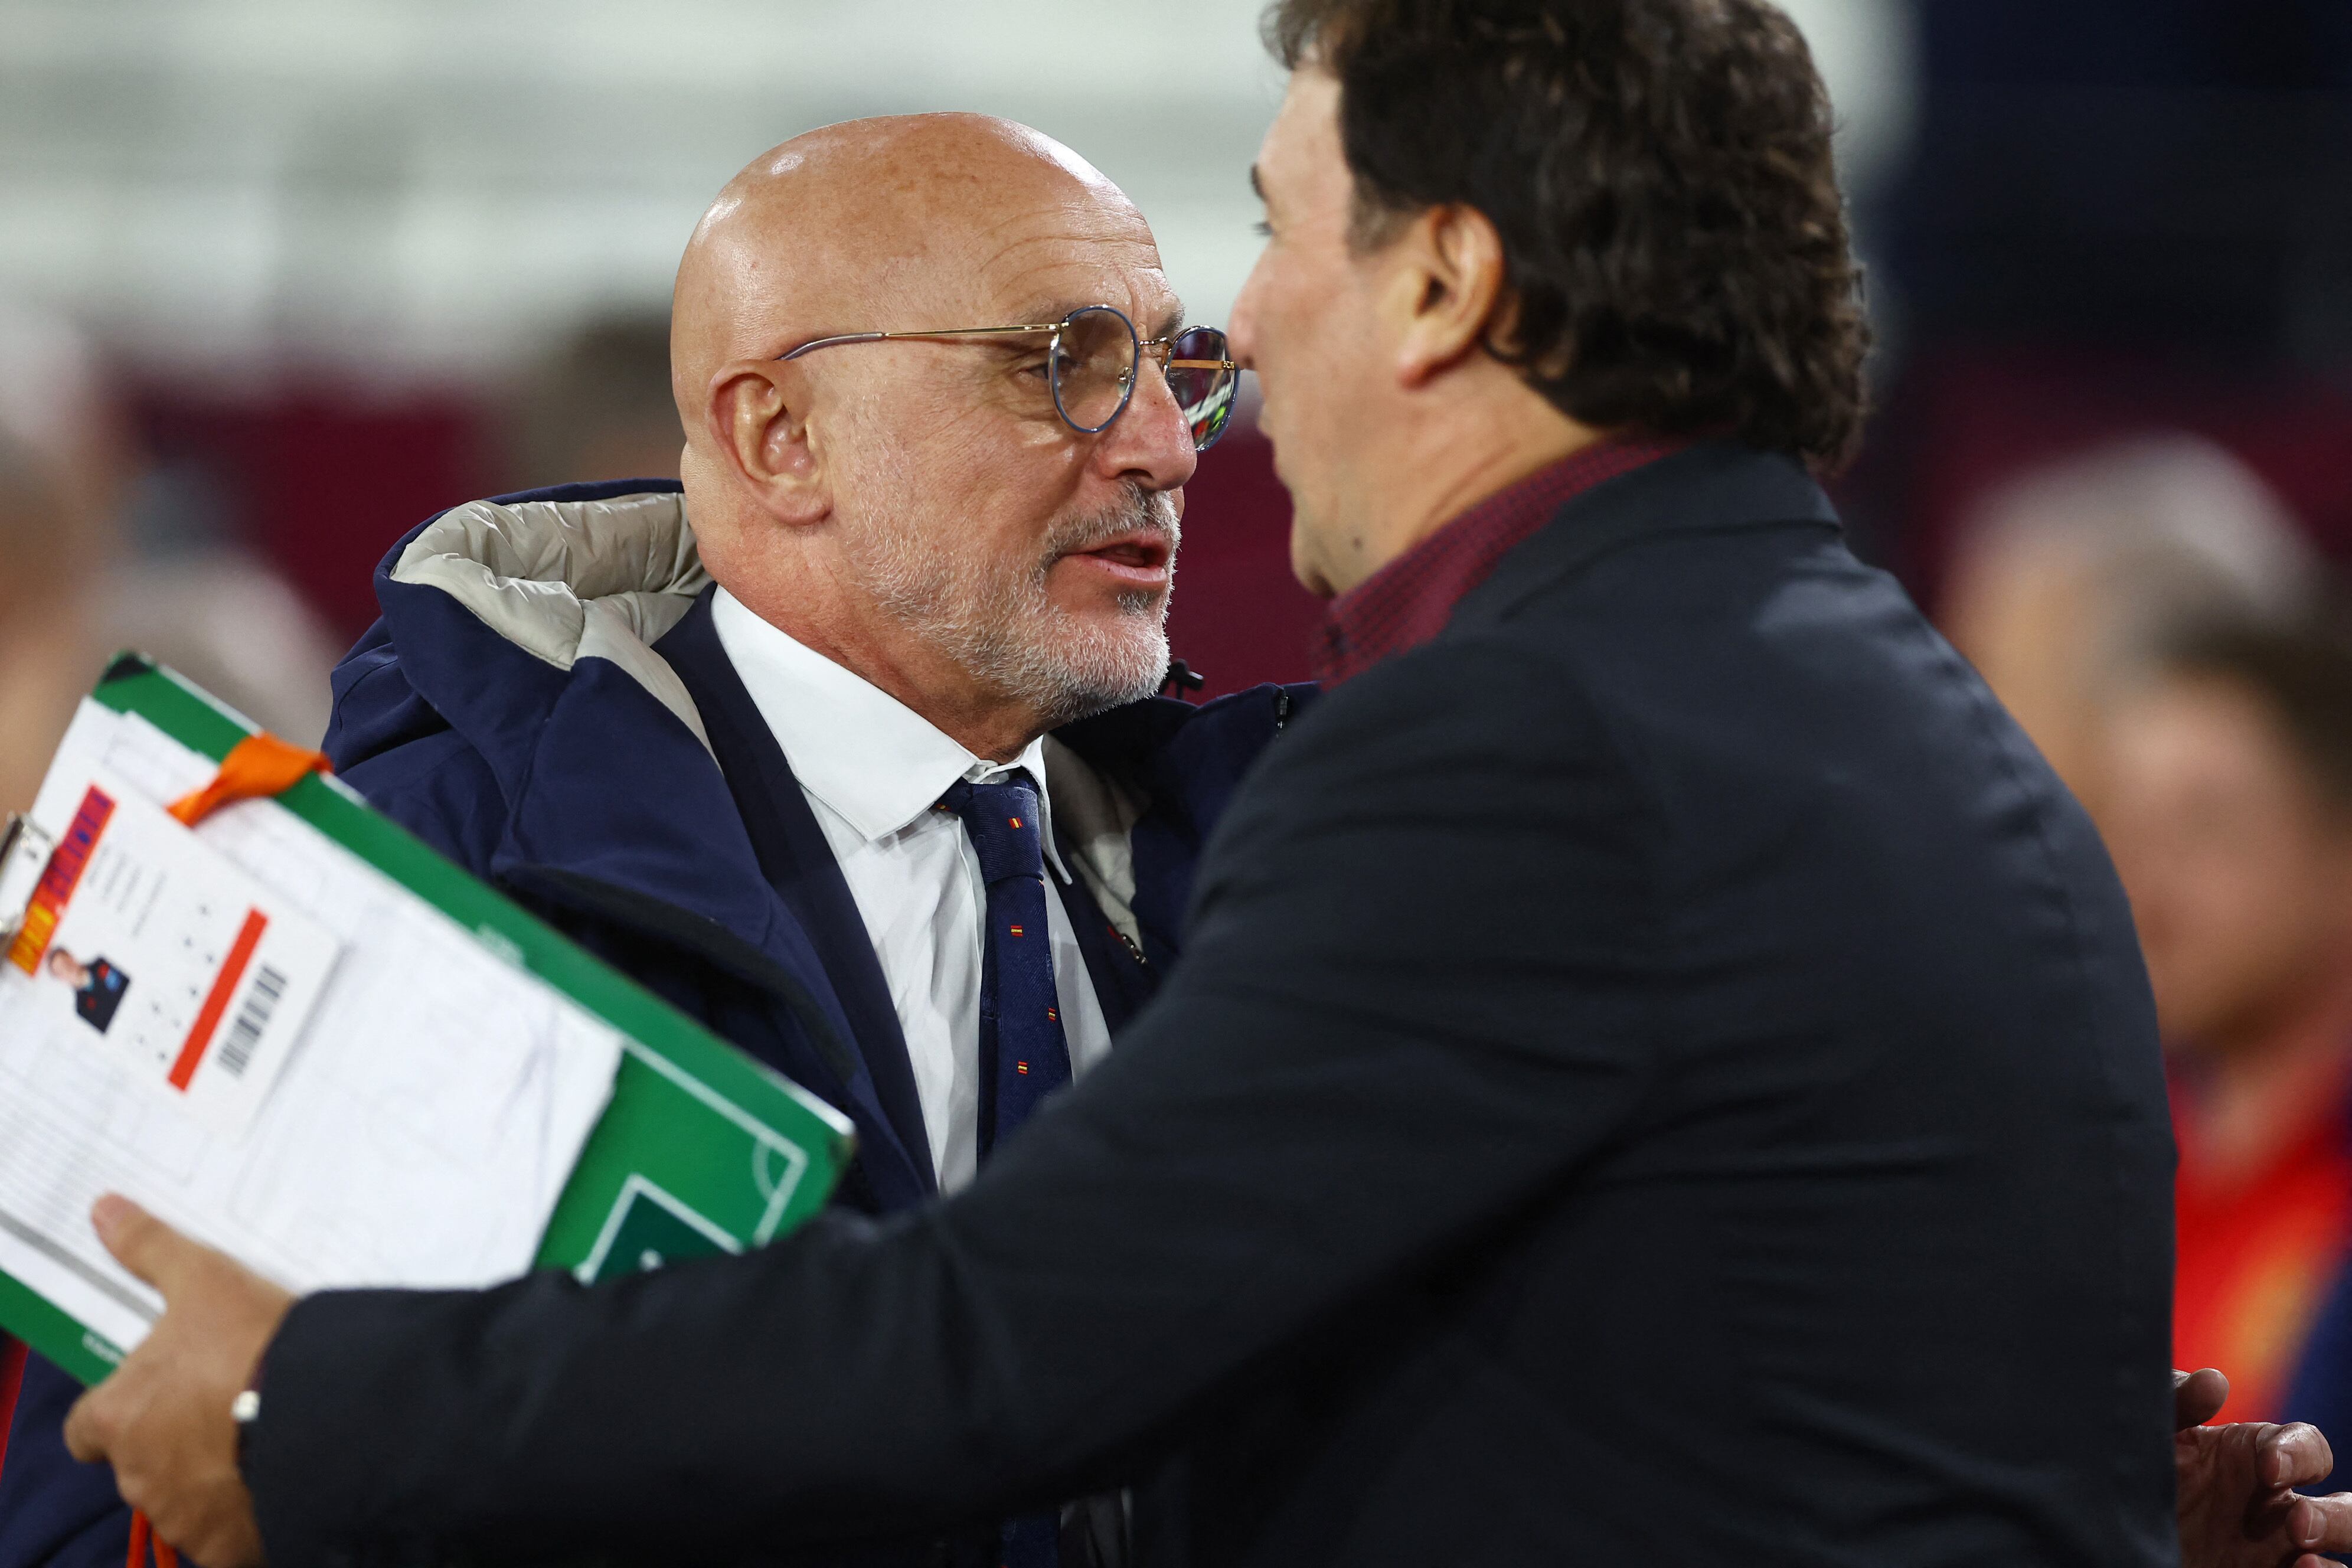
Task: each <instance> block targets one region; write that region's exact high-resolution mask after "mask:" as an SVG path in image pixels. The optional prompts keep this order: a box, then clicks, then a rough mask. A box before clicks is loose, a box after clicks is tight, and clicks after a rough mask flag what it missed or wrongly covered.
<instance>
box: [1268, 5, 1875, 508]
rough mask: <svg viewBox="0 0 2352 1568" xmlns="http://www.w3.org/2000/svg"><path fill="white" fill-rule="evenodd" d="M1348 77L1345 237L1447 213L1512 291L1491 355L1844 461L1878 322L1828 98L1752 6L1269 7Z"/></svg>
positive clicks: (1301, 58)
mask: <svg viewBox="0 0 2352 1568" xmlns="http://www.w3.org/2000/svg"><path fill="white" fill-rule="evenodd" d="M1265 34H1266V42H1267V46H1268V47H1270V48H1271V49H1272V50H1273V51H1274V53H1275V54H1276V57H1278V58H1280V59H1281V61H1282V62H1283V64H1284V65H1285V66H1286V67H1287V68H1291V69H1294V70H1295V69H1297V68H1299V67H1300V66H1301V65H1302V64H1306V65H1309V66H1312V67H1315V68H1320V69H1325V70H1328V71H1329V72H1331V73H1332V74H1333V75H1334V76H1335V77H1336V78H1337V79H1339V89H1340V97H1339V134H1340V142H1341V146H1342V147H1343V149H1344V150H1345V153H1346V156H1347V160H1348V166H1349V171H1350V172H1351V173H1352V174H1353V175H1354V179H1355V185H1356V207H1357V210H1356V226H1355V227H1356V235H1355V237H1356V239H1357V242H1358V243H1359V244H1360V245H1361V246H1365V247H1372V246H1376V245H1378V244H1379V243H1380V242H1381V240H1383V239H1384V238H1386V237H1389V236H1390V235H1391V234H1393V232H1394V230H1395V227H1396V226H1397V225H1398V224H1399V223H1401V222H1402V220H1403V219H1405V218H1407V217H1410V216H1412V215H1414V214H1417V213H1420V212H1423V211H1426V210H1427V209H1429V208H1430V207H1433V206H1438V205H1447V204H1455V203H1458V204H1461V205H1467V206H1471V207H1475V208H1476V209H1477V210H1478V211H1479V212H1481V213H1484V214H1485V215H1486V217H1487V219H1488V220H1489V221H1491V222H1492V223H1493V224H1494V225H1495V226H1496V229H1497V230H1498V231H1499V232H1500V234H1501V236H1502V242H1503V250H1504V258H1505V265H1506V267H1507V276H1508V279H1509V285H1510V289H1511V293H1512V297H1513V300H1514V303H1515V305H1516V311H1515V314H1514V315H1513V316H1512V317H1511V318H1510V319H1509V324H1508V326H1507V329H1506V331H1507V338H1505V339H1490V341H1489V342H1488V344H1487V347H1488V351H1489V352H1490V353H1495V354H1496V355H1497V356H1498V357H1499V358H1501V359H1503V360H1505V361H1506V362H1507V363H1512V364H1516V365H1518V366H1520V367H1522V368H1523V369H1524V370H1525V372H1526V374H1527V376H1528V381H1529V383H1530V384H1532V385H1534V386H1535V387H1536V388H1537V389H1538V391H1540V392H1541V393H1542V394H1543V395H1545V396H1546V397H1547V398H1549V400H1550V401H1551V402H1552V403H1553V404H1555V405H1558V406H1559V408H1560V410H1561V411H1562V412H1564V413H1566V414H1567V415H1568V416H1570V417H1571V418H1573V419H1576V420H1579V421H1580V422H1581V423H1583V424H1586V425H1591V426H1599V427H1602V428H1615V427H1629V428H1635V429H1641V430H1644V431H1648V432H1652V433H1655V434H1660V435H1683V434H1714V435H1723V436H1727V437H1734V438H1737V439H1739V440H1743V441H1745V442H1747V443H1748V444H1749V445H1751V446H1754V447H1760V448H1763V449H1765V450H1769V451H1780V452H1787V453H1790V454H1791V455H1794V456H1798V457H1801V458H1804V459H1805V460H1806V461H1807V462H1809V463H1810V464H1811V465H1812V466H1813V467H1814V468H1816V469H1818V470H1823V471H1828V470H1833V469H1835V468H1839V467H1841V466H1843V464H1844V463H1845V461H1846V460H1847V459H1848V458H1850V457H1851V456H1852V454H1853V448H1854V447H1855V444H1856V442H1857V440H1858V438H1859V437H1860V434H1861V427H1862V423H1863V418H1864V413H1865V411H1866V399H1865V396H1864V388H1863V368H1862V367H1863V360H1864V356H1865V354H1866V353H1868V350H1869V347H1870V327H1869V323H1868V320H1867V318H1866V317H1865V315H1864V310H1863V303H1862V273H1861V268H1859V267H1858V266H1857V265H1856V263H1855V261H1854V258H1853V249H1852V247H1851V245H1850V244H1849V243H1848V240H1847V236H1846V225H1845V211H1844V206H1843V202H1842V200H1841V198H1840V196H1839V193H1838V185H1837V174H1836V168H1835V165H1834V163H1833V161H1832V156H1831V150H1830V138H1831V132H1832V117H1831V110H1830V104H1829V97H1828V94H1827V93H1826V92H1825V91H1824V90H1823V89H1822V80H1821V77H1820V75H1819V73H1817V72H1816V71H1815V70H1814V68H1813V60H1812V55H1811V51H1810V50H1808V49H1807V48H1806V47H1805V41H1804V38H1803V37H1801V35H1800V34H1799V33H1798V31H1797V29H1796V26H1795V25H1794V24H1792V23H1791V22H1790V20H1789V18H1788V17H1787V16H1784V15H1783V14H1782V13H1781V12H1780V10H1779V9H1778V8H1777V7H1776V6H1774V5H1769V4H1767V3H1766V0H1276V4H1275V5H1273V6H1272V7H1271V8H1270V9H1269V10H1268V11H1267V13H1266V18H1265Z"/></svg>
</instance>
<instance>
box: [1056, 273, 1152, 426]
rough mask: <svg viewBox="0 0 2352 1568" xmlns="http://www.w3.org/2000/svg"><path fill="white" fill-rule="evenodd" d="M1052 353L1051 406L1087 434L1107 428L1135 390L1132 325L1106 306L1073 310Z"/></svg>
mask: <svg viewBox="0 0 2352 1568" xmlns="http://www.w3.org/2000/svg"><path fill="white" fill-rule="evenodd" d="M1055 347H1056V352H1055V355H1054V406H1055V407H1056V408H1058V409H1060V410H1061V412H1062V417H1063V418H1064V419H1066V420H1067V421H1069V423H1070V425H1071V426H1072V427H1073V428H1075V429H1077V430H1081V431H1083V432H1085V433H1086V434H1087V435H1089V436H1091V435H1093V434H1094V433H1095V432H1096V431H1097V430H1106V429H1108V428H1109V427H1110V423H1111V421H1112V420H1114V419H1117V418H1118V416H1120V415H1121V414H1123V413H1125V412H1126V410H1127V400H1128V399H1129V397H1130V396H1132V395H1134V392H1135V358H1136V342H1135V327H1134V325H1133V324H1132V323H1131V322H1129V321H1128V319H1127V318H1126V317H1125V316H1122V315H1120V314H1119V313H1118V311H1117V310H1112V309H1111V308H1110V307H1109V306H1108V305H1088V306H1087V308H1086V309H1084V310H1073V311H1071V312H1070V313H1069V315H1068V316H1066V317H1065V318H1064V319H1063V321H1062V331H1061V333H1060V336H1059V338H1058V339H1057V340H1056V344H1055Z"/></svg>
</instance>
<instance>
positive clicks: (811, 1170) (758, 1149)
mask: <svg viewBox="0 0 2352 1568" xmlns="http://www.w3.org/2000/svg"><path fill="white" fill-rule="evenodd" d="M92 695H93V696H94V697H95V699H96V700H98V701H99V702H100V703H103V704H104V705H105V706H107V707H109V708H111V709H113V710H116V711H118V712H122V713H134V714H137V715H138V716H140V717H141V718H142V719H144V720H146V721H148V722H149V723H152V724H153V725H154V726H155V727H156V728H157V729H159V730H161V731H163V732H164V733H165V734H166V735H169V736H170V737H172V738H173V740H175V741H177V742H180V743H181V744H182V745H184V746H187V747H189V748H191V749H192V750H194V751H196V752H201V753H202V754H204V755H205V756H209V757H212V758H215V759H219V758H223V757H226V755H227V754H228V752H229V750H230V748H231V747H233V746H235V745H236V743H237V742H239V741H241V740H243V739H244V738H245V737H246V736H247V735H248V734H251V733H252V732H253V726H252V725H250V724H249V723H248V722H247V721H244V720H243V719H241V718H239V717H237V716H236V714H235V713H233V712H232V711H230V710H228V709H226V708H224V707H222V706H221V705H220V704H218V703H216V702H215V701H214V700H212V699H211V698H209V697H207V696H205V694H204V693H203V692H201V691H200V690H198V689H196V688H195V687H194V685H192V684H190V683H189V682H187V681H186V680H184V679H182V678H181V677H179V676H178V675H175V674H173V672H171V671H169V670H166V669H163V668H159V667H158V666H156V665H154V664H152V663H150V662H149V661H147V660H146V659H144V658H140V657H138V656H136V655H124V656H123V657H121V658H119V659H117V660H116V662H115V664H114V666H113V668H110V670H108V672H107V674H106V677H105V679H103V680H101V681H100V683H99V686H98V688H97V689H96V690H95V692H93V693H92ZM277 799H278V804H279V805H282V806H284V807H285V808H286V809H287V810H288V811H289V812H291V813H293V815H294V816H297V817H299V818H300V819H301V820H302V821H304V822H306V823H308V824H309V825H310V826H312V827H315V828H316V829H318V830H319V831H320V833H322V834H324V835H325V836H326V837H329V838H331V839H332V840H333V841H334V842H335V843H337V844H340V845H341V846H342V847H344V848H346V849H348V850H350V851H352V853H353V854H355V855H357V856H359V857H360V858H362V859H363V860H365V861H366V862H368V863H369V864H370V865H372V866H373V867H374V868H376V869H377V870H379V871H381V872H382V873H383V875H384V876H386V877H388V878H390V879H392V880H393V881H394V882H396V883H398V884H399V885H400V886H402V887H404V888H405V889H408V890H409V891H410V892H412V893H415V895H417V896H418V897H419V898H421V899H423V900H425V902H427V903H428V904H431V905H432V906H434V907H435V908H436V909H437V910H440V911H441V912H442V913H444V914H446V915H447V916H448V917H450V918H451V919H452V920H455V921H457V922H458V924H459V925H461V926H463V927H464V928H466V929H467V930H468V931H472V932H473V933H474V934H475V935H476V936H477V937H478V939H479V940H480V941H481V942H483V943H484V944H485V945H487V946H488V947H489V948H491V949H492V950H493V951H494V952H498V953H499V955H500V956H501V957H503V958H504V959H506V960H507V961H508V962H509V963H513V964H515V965H516V966H517V967H519V968H521V969H523V970H526V971H527V972H529V973H531V974H533V975H535V976H537V977H538V978H539V979H541V980H542V981H544V982H546V983H547V984H550V985H552V986H554V987H555V988H556V989H558V990H559V991H562V993H564V994H566V995H568V996H570V997H571V998H572V1000H573V1001H574V1002H576V1003H578V1004H579V1005H581V1006H582V1007H583V1008H584V1009H586V1010H587V1011H588V1012H590V1013H592V1014H593V1015H594V1016H597V1017H598V1018H600V1019H602V1020H603V1021H604V1023H606V1024H607V1025H609V1026H612V1027H613V1028H614V1029H615V1030H616V1031H618V1032H619V1033H620V1034H621V1035H622V1036H624V1037H625V1043H624V1046H623V1050H622V1058H621V1065H620V1068H619V1070H618V1072H617V1074H616V1076H615V1078H614V1084H613V1097H612V1100H611V1102H610V1103H609V1104H608V1105H607V1106H606V1108H605V1110H604V1116H603V1118H602V1120H600V1121H598V1122H597V1124H596V1127H595V1130H594V1131H593V1132H592V1133H590V1135H589V1138H588V1142H587V1145H586V1147H585V1148H584V1149H583V1151H582V1153H581V1156H580V1161H579V1163H578V1164H577V1165H576V1166H575V1167H574V1168H573V1170H572V1177H571V1180H570V1182H569V1183H568V1184H566V1185H565V1187H564V1189H563V1192H562V1196H561V1197H560V1198H559V1199H558V1201H557V1203H556V1206H555V1212H554V1214H553V1215H552V1216H551V1219H550V1220H549V1222H548V1226H547V1230H546V1233H545V1235H544V1237H542V1239H541V1246H540V1253H539V1266H540V1267H541V1268H565V1269H570V1270H572V1272H573V1273H575V1274H577V1275H578V1276H579V1277H580V1278H581V1279H583V1280H585V1281H589V1282H592V1283H593V1281H595V1280H597V1279H606V1278H610V1277H612V1276H614V1275H616V1274H624V1273H629V1272H633V1271H635V1270H637V1269H640V1268H657V1267H659V1266H661V1265H662V1264H664V1263H668V1262H674V1261H677V1260H680V1259H684V1258H695V1257H706V1256H710V1255H713V1254H717V1253H722V1252H741V1251H744V1250H746V1249H748V1248H751V1247H760V1246H762V1245H764V1244H766V1243H767V1242H769V1241H772V1240H773V1239H775V1238H776V1237H779V1236H781V1235H782V1234H784V1233H785V1232H786V1231H788V1230H790V1229H792V1228H793V1226H796V1225H798V1224H799V1223H800V1222H801V1221H802V1220H803V1219H806V1218H807V1217H808V1216H809V1215H812V1214H814V1213H815V1212H816V1210H818V1209H819V1208H821V1207H823V1206H824V1202H825V1199H826V1197H827V1196H828V1195H829V1194H831V1193H832V1191H833V1188H834V1185H835V1183H836V1182H837V1181H838V1180H839V1178H840V1174H841V1172H842V1170H843V1168H844V1166H845V1165H846V1164H847V1163H848V1160H849V1157H850V1152H851V1148H852V1135H851V1132H850V1126H849V1122H848V1121H847V1120H846V1119H845V1118H844V1117H843V1116H842V1115H841V1114H840V1113H839V1112H838V1111H836V1110H834V1109H833V1108H832V1107H831V1106H829V1105H827V1104H825V1103H824V1101H823V1100H818V1099H817V1098H816V1097H815V1096H814V1095H812V1094H810V1093H809V1092H808V1091H807V1090H805V1089H802V1088H800V1087H799V1086H798V1085H796V1084H794V1083H793V1082H791V1081H790V1080H789V1079H784V1078H782V1077H781V1076H779V1075H778V1074H776V1073H774V1072H772V1071H770V1070H769V1069H768V1068H764V1067H762V1066H761V1065H760V1064H759V1063H757V1062H755V1061H753V1060H752V1059H751V1058H750V1057H749V1056H747V1055H745V1054H744V1053H743V1052H741V1051H740V1050H738V1049H737V1048H735V1047H732V1046H730V1045H729V1044H727V1042H725V1041H724V1040H722V1039H720V1038H719V1037H718V1036H716V1035H714V1034H712V1033H711V1032H710V1031H709V1030H708V1029H706V1028H704V1027H703V1026H701V1025H700V1024H698V1023H696V1022H695V1021H694V1020H693V1019H691V1018H689V1017H688V1016H686V1015H685V1014H684V1013H681V1012H679V1011H678V1010H677V1008H675V1007H673V1006H671V1005H669V1004H668V1003H667V1002H664V1001H662V1000H661V999H660V998H659V997H657V996H656V995H654V994H652V993H651V992H649V991H647V990H646V989H645V988H644V987H643V986H640V985H639V984H636V983H635V981H633V980H630V979H629V978H628V977H626V976H625V975H624V974H622V973H620V972H619V971H617V970H615V969H614V968H612V967H611V966H610V965H608V964H606V963H604V962H603V961H602V960H600V959H597V958H595V957H593V955H591V954H590V953H588V952H585V951H583V949H582V948H580V947H578V946H577V945H575V944H574V943H573V942H571V941H570V940H569V939H567V938H565V937H564V936H562V934H560V933H559V932H557V931H554V930H553V929H551V927H549V926H548V925H546V924H545V923H544V922H542V921H540V920H539V919H537V918H536V917H534V916H532V915H530V914H529V913H527V912H526V911H524V910H522V909H521V908H520V906H518V905H516V904H515V903H514V902H513V901H512V900H509V899H508V898H506V897H505V896H504V895H503V894H500V893H499V892H497V891H495V890H493V889H491V888H490V887H488V885H487V884H485V883H483V882H482V881H480V880H478V879H476V878H475V877H473V876H472V875H470V874H469V873H467V872H466V871H465V870H463V869H461V868H459V867H457V865H455V864H454V863H452V862H451V861H450V860H448V859H447V858H445V857H444V856H442V855H441V854H440V853H438V852H437V851H436V850H434V849H433V848H431V847H428V846H427V845H425V843H424V842H423V841H422V840H420V839H418V838H417V837H415V836H414V835H412V834H410V833H408V832H407V831H406V830H405V829H404V828H402V827H400V826H397V825H396V824H394V822H393V821H392V820H391V819H390V818H388V817H385V816H382V815H380V814H379V813H377V812H375V811H373V810H372V809H371V808H370V807H369V806H368V805H366V804H365V803H364V802H362V800H361V799H360V797H359V796H358V795H357V794H355V793H354V792H353V791H352V790H351V789H350V788H349V787H348V786H346V785H344V784H341V783H338V782H336V781H334V780H332V779H330V778H325V777H321V776H319V775H316V774H313V775H311V776H310V777H307V778H305V779H303V780H302V781H301V782H300V783H299V784H295V785H294V786H293V787H292V788H291V789H289V790H288V791H287V792H286V793H285V794H283V795H278V797H277ZM0 1329H5V1330H6V1331H8V1332H9V1333H11V1334H14V1335H16V1337H17V1338H18V1339H20V1340H22V1341H24V1342H26V1344H27V1345H29V1346H30V1347H31V1348H32V1349H33V1350H35V1351H37V1352H39V1353H40V1354H42V1355H44V1356H46V1357H47V1358H48V1359H49V1360H51V1361H53V1362H55V1363H58V1365H59V1366H61V1367H63V1368H65V1369H66V1371H68V1373H72V1374H73V1375H75V1376H76V1377H79V1378H80V1379H81V1380H82V1381H84V1382H85V1383H94V1382H96V1381H98V1380H99V1379H100V1378H102V1377H104V1376H105V1375H106V1374H107V1373H108V1372H110V1370H112V1367H113V1365H114V1363H116V1362H118V1361H120V1360H121V1351H120V1350H119V1349H118V1348H117V1347H115V1346H114V1345H112V1344H110V1343H108V1342H106V1341H104V1340H103V1339H100V1337H99V1336H98V1335H96V1334H95V1333H93V1332H90V1331H88V1330H86V1329H85V1328H84V1327H83V1325H82V1324H80V1323H79V1322H77V1321H75V1320H74V1319H72V1318H71V1317H70V1316H68V1314H67V1313H65V1312H64V1311H62V1310H59V1309H58V1308H57V1307H55V1306H53V1305H52V1304H50V1302H48V1301H47V1300H46V1299H44V1298H42V1297H41V1296H38V1295H37V1294H35V1293H34V1292H33V1291H32V1290H30V1289H27V1288H26V1287H25V1286H23V1285H21V1284H19V1283H18V1282H17V1281H16V1280H15V1279H11V1278H9V1277H8V1276H7V1275H6V1274H5V1273H0Z"/></svg>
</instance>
